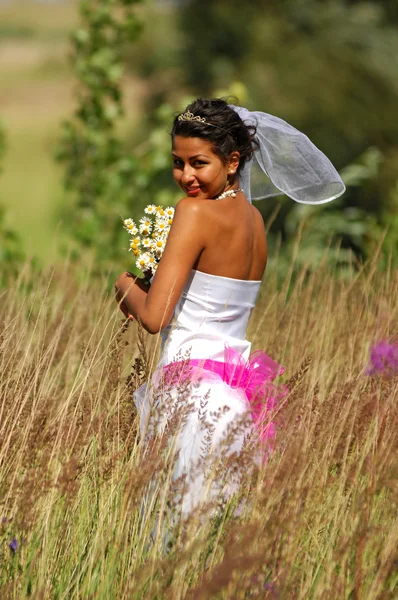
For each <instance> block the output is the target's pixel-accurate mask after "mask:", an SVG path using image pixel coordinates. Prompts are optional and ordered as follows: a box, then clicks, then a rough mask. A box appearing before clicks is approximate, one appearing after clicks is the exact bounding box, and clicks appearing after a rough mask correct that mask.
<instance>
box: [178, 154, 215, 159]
mask: <svg viewBox="0 0 398 600" xmlns="http://www.w3.org/2000/svg"><path fill="white" fill-rule="evenodd" d="M171 155H172V156H175V157H176V158H181V157H180V156H178V154H175V153H174V152H172V153H171ZM199 156H204V157H205V158H209V157H208V156H207V154H202V153H201V152H200V153H199V154H194V155H193V156H190V157H189V158H190V159H192V158H199Z"/></svg>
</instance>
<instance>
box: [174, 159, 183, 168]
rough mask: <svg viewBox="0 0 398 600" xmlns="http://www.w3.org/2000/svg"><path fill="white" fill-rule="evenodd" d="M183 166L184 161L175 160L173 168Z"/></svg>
mask: <svg viewBox="0 0 398 600" xmlns="http://www.w3.org/2000/svg"><path fill="white" fill-rule="evenodd" d="M181 164H182V161H181V160H180V159H179V158H173V166H175V167H180V166H181Z"/></svg>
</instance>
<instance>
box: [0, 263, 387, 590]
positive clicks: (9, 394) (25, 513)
mask: <svg viewBox="0 0 398 600" xmlns="http://www.w3.org/2000/svg"><path fill="white" fill-rule="evenodd" d="M376 262H377V261H376V259H375V261H374V263H373V264H369V265H367V266H366V267H364V268H363V269H361V270H359V271H354V270H353V271H352V272H351V273H347V274H346V277H345V279H344V280H343V281H342V280H339V279H337V278H335V277H334V274H333V273H330V272H329V271H328V269H327V267H326V266H325V267H320V268H319V269H318V271H317V272H312V273H311V272H305V271H303V272H302V273H301V274H299V276H298V277H297V278H296V279H295V280H294V281H293V280H292V279H291V277H290V276H288V277H287V278H286V281H285V283H284V284H283V286H282V288H281V289H278V288H277V286H276V281H275V279H274V277H273V274H272V273H271V272H270V273H269V274H268V275H267V277H266V280H265V283H264V286H263V290H262V293H261V297H260V300H259V303H258V305H257V307H256V309H255V311H254V314H253V316H252V320H251V324H250V330H249V338H250V339H252V340H253V347H254V348H263V349H265V350H266V352H267V353H269V354H270V355H271V356H273V357H274V358H275V359H277V360H278V361H280V362H282V363H283V364H284V365H285V366H286V371H287V373H286V374H287V382H288V386H289V389H290V392H289V395H288V396H287V398H286V405H285V406H284V407H283V409H282V410H281V411H280V413H279V414H278V416H277V421H278V424H279V429H278V434H277V440H276V444H275V448H274V450H273V452H272V454H271V455H270V456H269V457H268V460H267V461H266V464H265V465H264V467H263V468H262V469H260V470H259V471H258V472H256V473H255V472H250V473H246V474H245V473H242V475H241V477H242V484H241V488H240V490H239V493H238V494H237V495H236V496H234V497H232V498H231V499H230V500H229V502H227V503H224V504H223V505H222V506H220V507H219V508H217V509H214V508H213V509H212V510H207V511H206V510H205V509H204V510H203V511H202V512H200V513H199V511H197V514H194V515H192V516H191V517H190V518H188V519H186V520H178V519H176V518H175V514H177V512H178V506H177V505H176V504H177V502H176V497H177V496H176V491H175V487H174V484H172V482H171V461H172V457H171V453H170V451H169V448H170V440H167V439H164V438H163V439H156V440H154V441H152V442H151V443H147V444H144V443H143V442H140V440H139V435H138V424H137V415H136V411H135V408H134V404H133V397H132V393H133V391H134V389H135V388H136V387H137V385H139V384H140V382H141V381H142V379H143V377H144V376H145V372H146V371H147V370H148V369H151V368H153V364H154V363H155V359H156V353H157V352H158V340H157V339H156V338H154V339H151V340H150V341H148V339H147V338H146V335H143V334H142V332H141V333H140V336H138V334H137V328H136V325H130V326H129V327H128V328H126V327H125V326H124V325H123V323H122V321H121V319H120V314H119V313H118V311H117V309H116V306H115V304H114V301H113V298H112V297H111V295H108V294H106V293H105V291H104V290H105V287H106V286H105V282H104V284H103V283H102V282H98V281H95V280H92V279H91V278H90V275H89V273H87V274H86V275H83V273H78V274H76V273H75V272H74V269H73V268H72V267H70V266H68V265H63V266H62V267H56V268H54V269H52V270H47V271H46V272H43V273H42V274H41V275H40V276H37V275H35V276H33V275H32V273H30V270H29V266H28V265H26V267H25V269H24V270H23V272H21V274H20V276H19V278H18V280H16V281H15V282H13V283H12V284H11V285H10V287H9V289H8V290H7V291H4V292H2V293H1V308H0V314H1V319H0V322H1V342H0V349H1V356H0V361H1V362H0V365H1V366H0V373H1V375H0V378H1V379H0V394H1V395H0V398H1V400H0V520H1V525H0V527H1V529H0V535H1V546H0V553H1V556H0V597H1V598H18V599H23V598H104V599H105V598H106V599H108V598H118V599H119V598H133V599H134V598H137V599H142V598H168V599H173V600H174V599H175V600H177V599H182V598H191V599H202V598H203V599H204V598H213V597H214V598H234V599H235V598H236V599H240V598H242V599H243V598H280V599H284V598H298V599H307V598H322V600H327V599H330V600H336V599H340V598H353V599H361V600H362V599H363V600H366V599H369V600H374V599H376V598H383V599H390V598H391V599H392V598H394V597H396V593H397V581H398V576H397V553H396V548H397V545H398V523H397V498H398V494H397V461H396V451H397V445H398V444H397V442H398V408H397V391H398V381H397V378H395V379H394V378H386V377H385V378H383V377H378V378H375V377H369V376H368V375H366V373H365V367H366V364H367V361H368V353H369V346H370V345H371V344H372V343H373V342H375V341H377V340H379V339H386V338H392V337H394V336H395V335H396V334H397V333H398V331H397V329H398V326H397V297H398V273H397V271H390V272H387V273H380V272H378V271H377V269H376ZM230 466H231V465H230ZM235 466H236V468H237V469H241V471H244V470H245V462H244V460H243V458H242V459H239V460H238V461H237V463H236V465H235Z"/></svg>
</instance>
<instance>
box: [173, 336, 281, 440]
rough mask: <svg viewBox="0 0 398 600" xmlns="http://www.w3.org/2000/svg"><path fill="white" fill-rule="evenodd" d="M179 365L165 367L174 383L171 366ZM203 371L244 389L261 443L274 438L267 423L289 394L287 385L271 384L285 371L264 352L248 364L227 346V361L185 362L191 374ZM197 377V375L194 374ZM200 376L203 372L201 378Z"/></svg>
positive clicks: (252, 356)
mask: <svg viewBox="0 0 398 600" xmlns="http://www.w3.org/2000/svg"><path fill="white" fill-rule="evenodd" d="M177 364H178V363H171V364H170V365H167V366H166V367H164V369H165V370H166V373H165V375H166V378H167V380H168V382H169V383H172V379H173V373H176V371H175V370H173V369H172V367H175V366H176V365H177ZM193 367H194V368H195V371H196V368H198V369H203V370H205V371H210V372H211V373H216V374H217V375H219V376H220V377H221V379H222V380H223V381H224V382H225V383H226V384H227V385H229V386H230V387H231V388H234V389H236V388H239V389H242V390H243V391H244V392H245V394H246V397H247V400H248V402H249V404H250V412H251V416H252V419H253V421H254V423H255V426H256V428H257V429H258V431H259V436H260V439H261V441H262V442H266V441H267V440H269V439H272V438H273V437H274V436H275V425H274V423H272V422H269V421H268V422H267V418H266V417H267V413H269V412H270V411H274V409H275V408H276V406H277V404H278V402H279V401H280V400H281V399H282V398H283V397H284V396H285V395H286V393H287V390H286V387H285V386H276V385H274V384H273V383H272V382H273V380H274V379H275V377H277V376H278V375H282V374H283V373H284V371H285V369H284V368H283V367H282V366H281V365H279V364H278V363H277V362H275V361H274V360H273V359H272V358H270V357H269V356H268V355H267V354H265V352H263V351H262V350H256V351H255V352H253V353H252V354H251V355H250V358H249V360H248V361H246V360H245V359H244V358H243V356H242V355H241V354H239V352H237V351H236V350H234V349H233V348H230V347H229V346H228V345H225V353H224V361H218V360H212V359H200V358H194V359H191V360H188V361H186V369H187V371H185V365H184V371H185V372H188V370H191V372H192V368H193ZM192 375H193V376H195V378H196V375H197V373H195V374H194V373H192ZM198 376H199V377H200V371H199V375H198Z"/></svg>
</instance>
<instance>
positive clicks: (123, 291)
mask: <svg viewBox="0 0 398 600" xmlns="http://www.w3.org/2000/svg"><path fill="white" fill-rule="evenodd" d="M135 286H137V288H139V289H140V290H141V291H144V292H146V293H148V289H149V286H148V285H147V284H146V283H145V280H144V279H142V278H140V277H137V276H135V275H133V273H130V272H128V271H125V272H124V273H122V274H121V275H120V276H119V277H118V279H117V281H116V283H115V292H116V293H115V298H116V301H117V302H118V304H119V308H120V310H121V311H122V313H123V314H124V316H125V317H126V319H130V321H134V315H132V314H131V312H132V311H131V309H130V307H129V302H128V300H129V298H130V301H131V300H132V296H134V290H132V288H134V287H135Z"/></svg>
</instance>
